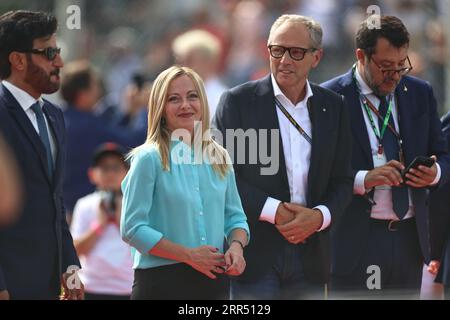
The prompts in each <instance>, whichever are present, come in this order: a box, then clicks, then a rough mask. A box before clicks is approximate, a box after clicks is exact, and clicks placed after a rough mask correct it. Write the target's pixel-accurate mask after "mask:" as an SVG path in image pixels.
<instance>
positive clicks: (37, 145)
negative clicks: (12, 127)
mask: <svg viewBox="0 0 450 320" xmlns="http://www.w3.org/2000/svg"><path fill="white" fill-rule="evenodd" d="M0 97H2V98H3V100H4V102H5V105H6V106H7V108H8V110H9V111H10V114H11V115H12V117H13V118H14V119H15V121H16V122H17V124H18V125H19V127H20V128H22V131H23V132H24V133H25V135H26V136H27V137H28V140H29V141H30V143H31V145H32V146H33V148H34V149H35V151H36V152H37V154H38V156H39V159H40V162H41V165H42V169H43V170H44V171H45V172H46V176H47V179H48V181H49V182H50V179H49V172H48V168H47V158H46V152H45V147H44V145H43V144H42V141H41V139H40V137H39V135H38V133H37V132H36V130H35V129H34V127H33V124H32V123H31V121H30V119H29V118H28V116H27V115H26V114H25V111H23V109H22V107H21V106H20V105H19V103H18V102H17V100H16V99H15V98H14V97H13V95H12V94H11V93H10V92H9V91H8V90H7V89H6V88H5V87H4V86H3V85H1V88H0Z"/></svg>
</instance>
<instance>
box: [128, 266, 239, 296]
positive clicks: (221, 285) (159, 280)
mask: <svg viewBox="0 0 450 320" xmlns="http://www.w3.org/2000/svg"><path fill="white" fill-rule="evenodd" d="M229 290H230V287H229V279H228V276H227V275H217V279H210V278H208V277H207V276H206V275H204V274H203V273H200V272H198V271H196V270H194V269H193V268H192V267H190V266H188V265H186V264H184V263H175V264H171V265H165V266H160V267H154V268H148V269H136V270H135V271H134V282H133V289H132V293H131V300H228V299H229Z"/></svg>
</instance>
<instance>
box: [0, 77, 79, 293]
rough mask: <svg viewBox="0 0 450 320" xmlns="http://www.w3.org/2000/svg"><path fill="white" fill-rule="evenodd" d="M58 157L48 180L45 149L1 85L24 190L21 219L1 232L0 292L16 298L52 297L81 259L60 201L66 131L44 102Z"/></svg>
mask: <svg viewBox="0 0 450 320" xmlns="http://www.w3.org/2000/svg"><path fill="white" fill-rule="evenodd" d="M43 110H44V113H45V114H46V118H47V120H48V123H49V127H50V129H51V131H52V134H53V137H54V138H55V143H56V149H57V158H56V163H55V171H54V173H53V179H50V178H49V174H48V168H47V160H46V153H45V147H44V145H43V143H42V142H41V140H40V138H39V135H38V133H37V132H36V130H35V129H34V127H33V125H32V124H31V122H30V120H29V118H28V117H27V115H26V114H25V112H24V111H23V109H22V108H21V107H20V105H19V104H18V102H17V101H16V99H15V98H14V97H13V96H12V94H11V93H10V92H9V91H8V90H7V89H6V88H5V87H4V86H3V85H0V119H1V121H0V130H1V131H2V133H3V135H4V136H5V139H6V141H7V142H8V144H9V145H10V147H11V149H12V150H13V153H14V155H15V157H16V159H17V161H18V165H19V169H20V173H21V176H22V184H23V187H24V199H23V200H22V203H23V208H22V210H21V212H20V213H19V215H18V219H17V221H15V222H14V223H13V224H11V225H9V226H6V227H2V228H1V229H0V291H1V290H4V289H7V290H8V291H9V293H10V296H11V298H12V299H54V298H57V297H58V295H59V290H60V277H61V274H62V273H64V272H66V270H67V267H68V266H70V265H78V266H79V261H78V258H77V255H76V252H75V248H74V246H73V241H72V237H71V235H70V232H69V228H68V226H67V223H66V219H65V210H64V208H63V202H62V176H63V171H64V159H63V158H64V150H65V149H64V148H65V128H64V119H63V116H62V112H61V111H60V110H59V109H58V108H57V107H55V106H54V105H52V104H51V103H50V102H48V101H45V105H44V107H43Z"/></svg>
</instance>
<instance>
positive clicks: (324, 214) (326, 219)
mask: <svg viewBox="0 0 450 320" xmlns="http://www.w3.org/2000/svg"><path fill="white" fill-rule="evenodd" d="M313 209H318V210H320V212H321V213H322V217H323V222H322V226H321V227H320V229H319V230H317V232H319V231H322V230H324V229H326V228H328V226H329V225H330V223H331V213H330V210H328V208H327V207H326V206H322V205H320V206H317V207H314V208H313Z"/></svg>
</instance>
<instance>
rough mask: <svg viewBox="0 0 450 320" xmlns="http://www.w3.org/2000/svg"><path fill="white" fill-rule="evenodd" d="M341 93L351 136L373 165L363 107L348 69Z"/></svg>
mask: <svg viewBox="0 0 450 320" xmlns="http://www.w3.org/2000/svg"><path fill="white" fill-rule="evenodd" d="M342 94H343V95H344V96H345V97H346V99H345V100H346V103H347V107H348V111H349V114H350V124H351V127H352V135H353V138H354V139H355V140H356V141H358V144H359V146H360V147H361V149H362V154H364V156H365V157H366V160H367V161H368V162H369V163H370V164H371V167H373V158H372V150H371V148H370V140H369V134H368V133H367V127H366V122H365V120H364V114H363V112H364V111H363V109H362V107H361V103H360V101H359V95H358V88H357V87H356V84H355V81H354V80H353V76H352V71H351V70H350V71H349V72H348V73H347V74H346V75H345V78H344V84H343V90H342Z"/></svg>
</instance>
